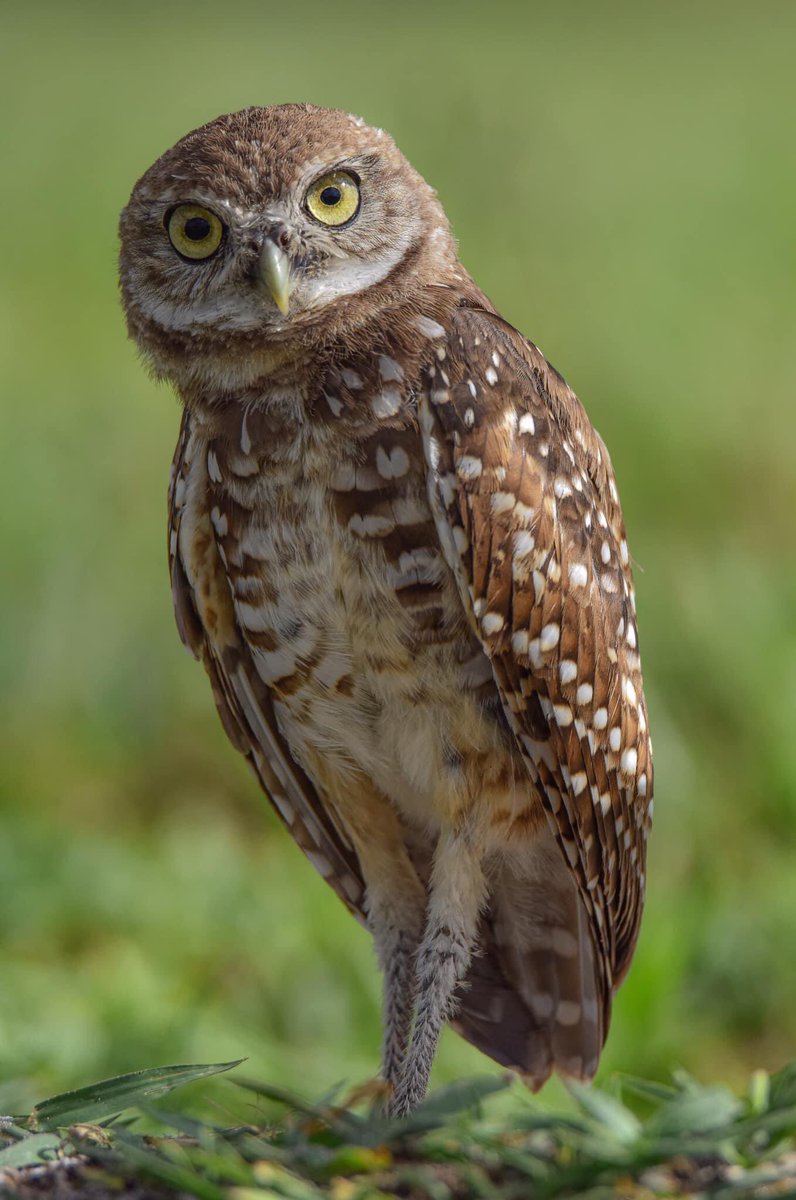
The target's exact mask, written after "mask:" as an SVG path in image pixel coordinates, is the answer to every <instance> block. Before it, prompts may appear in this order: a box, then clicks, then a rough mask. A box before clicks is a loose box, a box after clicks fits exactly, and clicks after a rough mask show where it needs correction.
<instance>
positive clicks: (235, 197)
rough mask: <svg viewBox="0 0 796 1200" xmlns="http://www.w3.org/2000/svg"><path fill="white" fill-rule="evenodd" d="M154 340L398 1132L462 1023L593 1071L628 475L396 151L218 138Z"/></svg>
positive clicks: (621, 713) (623, 952)
mask: <svg viewBox="0 0 796 1200" xmlns="http://www.w3.org/2000/svg"><path fill="white" fill-rule="evenodd" d="M120 236H121V259H120V278H121V292H122V298H123V304H124V309H125V313H126V317H127V323H128V328H129V332H130V335H131V337H132V338H133V339H134V341H135V342H136V343H137V345H138V347H139V349H140V351H141V352H142V354H143V357H144V359H145V360H146V362H147V363H148V364H149V366H150V367H151V369H152V370H153V372H154V374H155V375H156V376H157V377H159V378H163V379H166V380H168V381H170V382H171V384H172V385H173V386H174V388H175V389H176V391H177V394H178V396H179V398H180V401H181V402H182V410H183V415H182V427H181V431H180V436H179V442H178V445H177V451H176V454H175V457H174V464H173V469H172V478H171V486H170V492H169V558H170V567H171V584H172V590H173V597H174V607H175V611H176V619H177V626H178V629H179V632H180V635H181V637H182V640H183V641H184V642H185V644H186V645H187V646H188V647H189V648H190V650H191V651H192V652H193V654H194V655H195V656H196V657H197V658H199V659H201V661H202V662H203V664H204V667H205V669H206V671H207V674H208V675H209V677H210V682H211V685H212V689H213V694H214V697H215V703H216V705H217V708H218V711H219V714H220V716H221V720H222V722H223V724H224V727H225V729H226V731H227V734H228V735H229V738H230V740H231V741H232V743H233V744H234V745H235V746H236V747H237V749H238V750H239V751H240V752H241V753H242V754H243V755H244V756H245V757H246V758H247V759H248V761H249V763H250V764H251V766H252V768H253V770H254V771H255V773H256V775H257V777H258V779H259V781H260V783H261V785H262V787H263V789H264V790H265V792H266V793H267V795H268V796H269V798H270V800H271V801H272V803H273V805H274V806H275V808H276V810H277V812H278V813H279V815H280V816H281V818H282V820H283V822H284V824H285V825H286V826H287V828H288V830H289V831H290V833H291V834H292V836H293V838H294V839H295V840H296V842H297V843H298V844H299V846H300V848H301V849H302V850H303V851H304V853H305V855H306V856H307V858H308V859H309V860H310V862H311V863H313V865H314V866H315V867H316V868H317V869H318V871H319V872H320V873H321V875H322V876H323V878H324V879H325V880H326V881H327V883H329V884H330V885H331V887H332V888H333V889H334V891H335V892H336V893H337V895H338V896H339V898H340V899H341V900H342V901H343V903H344V904H345V905H346V906H347V907H348V908H349V909H350V910H351V911H352V912H353V913H354V915H355V916H357V917H358V918H359V919H360V920H361V921H362V922H363V923H364V924H365V925H366V926H367V928H368V929H369V930H370V931H371V933H372V935H373V939H374V943H375V948H376V952H377V956H378V960H379V963H380V966H381V969H382V972H383V977H384V1014H383V1030H384V1036H383V1048H382V1068H381V1069H382V1074H383V1078H384V1081H385V1088H384V1091H385V1094H386V1095H387V1096H388V1097H389V1100H388V1102H387V1103H388V1106H389V1109H390V1111H391V1112H392V1113H393V1114H395V1115H397V1116H400V1115H403V1114H405V1113H407V1112H408V1111H410V1110H411V1109H412V1108H413V1107H414V1106H415V1105H417V1104H418V1102H419V1101H420V1100H422V1098H423V1097H424V1095H425V1093H426V1089H427V1086H428V1079H429V1072H430V1069H431V1064H432V1060H433V1058H434V1054H435V1050H436V1046H437V1042H438V1038H439V1036H440V1032H441V1030H442V1028H443V1026H444V1024H445V1023H446V1022H450V1023H451V1024H452V1025H453V1026H454V1028H455V1029H457V1030H458V1031H459V1032H460V1033H461V1034H462V1035H463V1036H464V1037H465V1038H467V1039H468V1040H469V1041H470V1042H471V1043H472V1044H473V1045H475V1046H477V1047H478V1048H479V1049H480V1050H482V1051H483V1052H484V1053H486V1054H487V1055H489V1056H491V1057H492V1058H493V1059H495V1060H496V1061H497V1062H499V1063H501V1064H504V1065H505V1066H506V1067H510V1068H513V1069H515V1070H516V1071H518V1072H520V1073H521V1074H522V1075H523V1077H524V1078H525V1079H526V1081H527V1082H528V1084H529V1085H530V1086H532V1087H534V1088H538V1087H540V1086H541V1085H542V1083H543V1082H544V1081H545V1080H546V1079H547V1078H548V1076H549V1075H550V1074H551V1072H553V1071H557V1072H560V1073H563V1074H565V1075H569V1076H574V1077H576V1078H579V1079H589V1078H590V1077H591V1076H592V1075H593V1074H594V1072H595V1070H596V1068H597V1064H598V1060H599V1057H600V1053H601V1049H602V1046H603V1043H604V1040H605V1037H606V1034H607V1031H608V1024H609V1018H610V1013H611V1003H612V998H613V994H614V992H615V990H616V988H617V986H618V985H619V983H620V982H621V980H622V978H623V976H624V975H625V972H626V971H627V968H628V965H629V962H630V959H631V956H632V954H633V949H634V945H635V942H636V938H637V935H638V929H639V921H640V918H641V911H642V904H643V896H644V863H645V846H646V839H647V832H648V828H649V824H650V818H651V813H652V757H651V750H650V740H649V732H648V727H647V710H646V705H645V700H644V695H643V691H642V679H641V667H640V660H639V647H638V634H637V625H636V615H635V601H634V592H633V584H632V577H631V569H630V560H629V555H628V548H627V542H626V539H625V530H624V525H623V518H622V511H621V508H620V505H619V496H618V494H617V489H616V484H615V481H614V476H613V472H612V469H611V462H610V459H609V456H608V451H607V450H606V448H605V445H604V444H603V442H602V441H601V439H600V437H599V436H598V435H597V433H596V432H595V431H594V429H593V428H592V426H591V424H590V422H589V419H588V417H587V416H586V413H585V411H584V409H583V408H582V406H581V404H580V402H579V401H578V399H577V397H576V396H575V394H574V393H573V392H572V391H571V390H570V388H569V387H568V386H567V384H566V383H565V381H564V380H563V378H562V377H561V375H559V374H558V372H557V371H556V370H555V369H554V368H553V367H552V366H551V365H550V364H549V363H548V362H547V361H546V359H545V358H544V356H543V355H542V353H541V352H540V350H539V349H538V348H537V347H536V346H535V345H534V344H533V343H532V342H529V341H528V340H527V339H526V338H525V337H523V336H522V335H521V334H520V333H518V331H517V330H516V329H514V328H513V327H512V326H511V325H510V324H509V323H508V322H507V321H505V320H504V319H503V318H502V317H501V316H500V315H499V313H498V312H497V310H496V309H495V307H494V305H493V304H492V303H491V301H490V300H489V299H487V297H486V296H485V295H484V294H483V293H482V292H481V291H480V289H479V288H478V287H477V285H476V284H475V283H474V282H473V280H472V279H471V278H470V277H469V275H468V274H467V271H466V270H465V268H464V267H463V266H462V264H461V263H460V261H459V258H458V254H457V247H456V243H455V241H454V238H453V235H452V233H451V230H450V227H449V224H448V221H447V219H446V217H445V214H444V212H443V209H442V207H441V205H440V202H439V200H438V199H437V196H436V194H435V192H434V191H433V190H432V189H431V188H430V187H429V185H428V184H427V183H426V182H425V181H424V180H423V179H422V178H421V176H420V175H419V174H418V173H417V172H416V171H415V170H414V169H413V168H412V167H411V166H410V164H409V163H408V162H407V160H406V159H405V158H404V157H403V156H402V154H401V153H400V152H399V151H398V149H397V148H396V146H395V144H394V142H393V141H392V140H391V138H390V137H389V136H388V135H387V134H386V133H384V132H383V131H382V130H380V129H374V128H370V127H368V126H367V125H366V124H365V123H364V122H363V121H362V120H361V119H360V118H358V117H355V116H351V115H349V114H347V113H345V112H341V111H336V110H328V109H323V108H317V107H314V106H311V105H308V104H284V105H278V106H274V107H269V108H247V109H245V110H243V111H242V112H238V113H233V114H231V115H227V116H222V117H219V118H218V119H217V120H215V121H212V122H210V123H209V124H207V125H205V126H203V127H202V128H200V129H197V130H195V131H194V132H192V133H189V134H188V135H187V136H186V137H184V138H183V139H182V140H181V141H179V142H178V143H177V144H176V145H175V146H174V147H172V148H171V149H170V150H168V151H167V152H166V153H165V154H164V155H163V156H162V157H161V158H160V159H158V161H157V162H156V163H155V164H154V165H153V166H152V167H151V168H150V169H149V170H148V171H147V172H146V174H145V175H144V176H143V177H142V178H141V179H140V180H139V181H138V183H137V184H136V185H135V187H134V189H133V192H132V196H131V198H130V201H129V203H128V205H127V207H126V208H125V209H124V212H123V213H122V217H121V225H120Z"/></svg>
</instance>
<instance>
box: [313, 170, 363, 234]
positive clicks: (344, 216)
mask: <svg viewBox="0 0 796 1200" xmlns="http://www.w3.org/2000/svg"><path fill="white" fill-rule="evenodd" d="M359 200H360V196H359V184H358V182H357V180H356V179H355V178H354V176H353V175H349V174H348V172H347V171H330V172H329V174H328V175H322V176H321V178H320V179H316V180H315V183H313V185H312V187H311V188H310V190H309V191H308V192H307V200H306V204H307V209H308V211H309V212H310V213H311V215H312V216H313V217H315V220H316V221H320V222H321V224H322V225H345V224H346V223H347V222H348V221H351V220H353V218H354V217H355V216H356V215H357V213H358V212H359Z"/></svg>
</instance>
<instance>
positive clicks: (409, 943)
mask: <svg viewBox="0 0 796 1200" xmlns="http://www.w3.org/2000/svg"><path fill="white" fill-rule="evenodd" d="M333 803H334V807H335V810H336V812H337V816H338V818H339V820H340V821H341V823H342V824H343V826H344V827H345V829H346V833H347V836H348V837H349V838H350V840H351V842H352V843H353V845H354V847H355V849H356V853H357V858H358V859H359V865H360V869H361V871H362V877H363V879H364V881H365V909H366V915H367V920H368V928H369V929H370V932H371V933H372V935H373V941H374V944H375V948H376V954H377V957H378V960H379V965H380V966H381V969H382V973H383V976H384V1037H383V1045H382V1067H381V1070H382V1077H383V1078H384V1080H385V1082H386V1083H387V1084H388V1085H389V1087H390V1093H391V1094H394V1091H395V1088H396V1087H397V1084H398V1080H399V1078H400V1075H401V1068H402V1066H403V1061H404V1056H405V1054H406V1044H407V1041H408V1040H409V1031H410V1029H411V1025H412V1014H413V1011H414V995H415V972H414V964H415V955H416V953H417V947H418V944H419V942H420V939H421V936H422V933H423V922H424V920H425V914H426V889H425V887H424V886H423V884H422V883H421V882H420V879H419V878H418V875H417V871H416V870H415V868H414V866H413V865H412V861H411V859H410V857H409V853H408V851H407V848H406V840H405V831H404V829H403V827H402V825H401V822H400V820H399V818H398V815H397V813H396V811H395V809H394V808H393V806H392V805H391V804H390V802H389V801H388V800H387V798H386V797H385V796H383V795H382V794H381V793H380V792H378V791H376V790H375V789H374V788H372V787H370V786H366V785H365V783H364V782H363V781H362V779H361V778H357V777H354V778H351V779H349V780H348V787H347V788H346V791H345V792H344V793H336V794H334V796H333Z"/></svg>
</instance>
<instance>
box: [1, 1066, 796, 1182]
mask: <svg viewBox="0 0 796 1200" xmlns="http://www.w3.org/2000/svg"><path fill="white" fill-rule="evenodd" d="M237 1066H239V1064H238V1063H224V1064H220V1065H217V1066H198V1067H187V1066H183V1067H163V1068H158V1069H154V1070H150V1071H144V1072H139V1073H137V1074H135V1075H127V1076H123V1077H120V1078H117V1079H111V1080H106V1081H104V1082H102V1083H98V1084H94V1085H93V1086H91V1087H88V1088H84V1089H81V1090H80V1091H75V1092H70V1093H68V1094H65V1095H60V1096H55V1097H52V1098H51V1099H49V1100H46V1101H43V1102H42V1103H40V1104H38V1105H36V1107H35V1108H34V1109H33V1111H32V1112H31V1113H30V1114H29V1115H28V1116H27V1117H20V1118H17V1119H16V1120H12V1119H11V1118H6V1119H5V1120H4V1121H2V1122H0V1186H2V1185H3V1184H5V1185H6V1188H7V1189H8V1191H7V1194H9V1195H11V1196H14V1195H16V1194H17V1190H16V1189H17V1188H18V1187H19V1186H20V1185H24V1184H25V1183H26V1182H33V1178H34V1177H33V1176H32V1175H30V1174H29V1169H32V1170H33V1171H34V1172H36V1173H37V1184H36V1186H37V1188H38V1191H37V1194H39V1195H40V1194H42V1187H43V1178H42V1175H43V1172H44V1174H45V1176H46V1177H47V1178H49V1180H50V1188H52V1187H53V1185H54V1184H55V1183H56V1181H58V1179H59V1177H60V1178H63V1172H64V1171H66V1172H68V1171H70V1169H71V1170H73V1171H74V1170H75V1166H74V1165H73V1166H72V1167H71V1168H70V1167H69V1166H67V1165H65V1164H63V1160H64V1158H65V1159H66V1160H67V1163H68V1162H69V1160H70V1159H71V1160H72V1163H73V1164H74V1156H75V1155H76V1154H77V1155H81V1156H82V1160H81V1162H80V1165H79V1167H78V1170H79V1172H80V1178H81V1179H82V1180H83V1181H84V1183H85V1184H86V1185H87V1186H93V1188H94V1189H97V1188H100V1189H102V1190H101V1193H100V1194H102V1195H114V1194H116V1193H118V1191H119V1190H120V1188H122V1187H124V1185H125V1181H127V1182H128V1185H129V1182H130V1181H133V1180H135V1181H137V1182H138V1184H139V1185H140V1186H143V1187H153V1186H154V1187H156V1188H158V1189H159V1191H158V1194H164V1195H166V1196H168V1194H169V1193H172V1192H179V1193H181V1194H186V1193H187V1194H188V1195H192V1196H197V1197H199V1198H200V1200H258V1198H260V1197H271V1198H276V1197H280V1196H284V1197H288V1198H289V1200H320V1198H321V1197H324V1196H330V1197H332V1200H378V1198H379V1197H387V1196H402V1197H411V1198H412V1200H447V1198H449V1197H462V1198H464V1197H467V1198H468V1200H470V1198H472V1200H475V1198H477V1197H489V1198H490V1200H526V1198H527V1197H528V1196H529V1195H533V1196H534V1197H538V1198H539V1200H547V1198H550V1200H553V1198H554V1197H566V1196H576V1195H577V1196H589V1197H591V1198H592V1200H597V1198H598V1197H606V1198H608V1197H612V1196H615V1195H617V1193H618V1194H621V1195H623V1196H626V1197H629V1198H631V1200H632V1198H633V1197H635V1196H638V1197H640V1198H644V1200H646V1198H649V1197H654V1196H658V1195H663V1196H667V1195H671V1194H672V1193H675V1192H676V1193H677V1194H681V1193H682V1192H683V1191H687V1192H694V1191H699V1192H700V1193H701V1194H706V1193H707V1194H710V1195H711V1196H716V1197H721V1198H722V1200H731V1198H735V1197H737V1198H740V1197H749V1196H752V1195H755V1194H757V1190H758V1189H759V1188H761V1187H762V1188H765V1187H771V1186H772V1185H774V1186H775V1189H776V1192H775V1194H777V1195H782V1196H794V1195H796V1154H794V1135H796V1064H793V1065H791V1066H790V1067H787V1068H785V1069H783V1070H782V1071H780V1072H778V1073H777V1074H775V1075H773V1076H768V1075H767V1074H766V1073H765V1072H762V1071H758V1072H756V1074H755V1075H754V1077H753V1078H752V1080H751V1081H750V1084H749V1086H748V1088H747V1090H746V1094H745V1095H744V1096H742V1097H739V1096H736V1095H734V1094H733V1093H732V1092H731V1091H729V1090H728V1089H727V1088H725V1087H721V1086H716V1085H710V1086H704V1085H701V1084H699V1083H697V1082H696V1081H695V1080H693V1079H692V1078H691V1077H690V1076H688V1075H686V1074H685V1072H682V1071H681V1072H678V1073H677V1075H676V1076H675V1078H674V1080H673V1082H671V1083H667V1084H660V1083H649V1082H645V1081H643V1080H640V1079H636V1078H627V1079H625V1080H623V1081H621V1082H618V1083H616V1084H615V1085H614V1087H613V1088H612V1089H611V1091H605V1090H602V1091H598V1090H596V1089H589V1088H583V1087H572V1088H571V1089H570V1103H569V1106H568V1109H567V1111H565V1112H549V1111H545V1109H543V1108H542V1107H540V1106H539V1104H538V1103H537V1102H535V1101H531V1100H530V1099H529V1098H528V1097H527V1094H523V1093H522V1092H521V1091H518V1089H517V1087H516V1086H515V1087H514V1088H512V1087H511V1081H510V1079H509V1078H508V1077H503V1078H500V1077H494V1076H493V1077H489V1076H483V1075H482V1076H478V1077H476V1078H473V1079H466V1080H460V1081H459V1082H457V1083H454V1084H451V1085H449V1086H448V1087H447V1088H444V1089H442V1090H440V1091H439V1092H437V1093H436V1094H435V1095H434V1096H432V1097H430V1098H429V1099H427V1100H426V1101H425V1103H424V1104H422V1105H421V1106H420V1107H419V1108H418V1109H416V1110H415V1111H414V1112H413V1113H411V1114H410V1116H408V1117H406V1118H404V1119H402V1120H390V1119H387V1118H385V1117H384V1116H382V1115H381V1114H380V1110H379V1102H378V1100H377V1098H376V1097H375V1096H371V1097H370V1103H369V1111H365V1112H362V1111H361V1110H362V1108H363V1103H364V1102H366V1101H367V1097H365V1096H361V1097H359V1099H358V1101H357V1099H356V1098H354V1097H352V1098H351V1099H350V1100H349V1102H348V1103H346V1100H345V1098H341V1097H340V1096H338V1095H336V1094H328V1093H327V1094H326V1095H325V1096H324V1098H323V1099H322V1100H319V1101H309V1100H307V1099H305V1098H302V1097H300V1096H297V1095H295V1094H291V1093H289V1092H286V1091H284V1090H283V1089H281V1088H275V1087H274V1086H273V1085H270V1084H263V1083H259V1082H256V1081H253V1080H251V1079H246V1078H245V1077H242V1078H240V1079H239V1080H238V1081H237V1082H238V1085H239V1087H240V1088H241V1089H242V1093H239V1094H243V1095H244V1096H246V1098H247V1100H248V1104H249V1107H248V1113H247V1117H248V1119H247V1121H246V1124H244V1125H237V1126H235V1127H230V1126H229V1125H226V1126H225V1125H221V1124H219V1123H218V1117H217V1116H216V1118H215V1119H214V1120H212V1121H211V1120H208V1119H207V1118H202V1117H197V1116H195V1115H192V1114H191V1112H190V1102H189V1106H188V1108H187V1109H186V1108H185V1107H184V1106H183V1108H182V1110H180V1111H177V1112H174V1111H169V1105H170V1104H171V1103H172V1102H171V1101H168V1102H161V1097H163V1096H165V1095H166V1094H167V1093H168V1092H170V1091H172V1090H173V1089H174V1088H177V1087H181V1086H184V1085H185V1084H188V1083H192V1082H196V1081H197V1080H199V1079H202V1078H205V1077H207V1076H208V1075H213V1074H217V1073H219V1072H223V1071H227V1070H229V1069H230V1068H234V1067H237ZM216 1090H218V1089H216ZM227 1090H229V1089H227ZM498 1094H500V1100H501V1101H502V1103H501V1104H500V1105H499V1109H500V1111H499V1114H497V1113H496V1111H495V1108H496V1105H495V1103H494V1100H495V1098H496V1097H497V1095H498ZM194 1102H195V1097H194ZM352 1102H353V1106H352ZM136 1110H138V1111H136ZM119 1117H121V1118H123V1119H122V1120H121V1123H120V1122H119V1121H118V1120H117V1118H119ZM142 1117H143V1119H142ZM264 1121H265V1124H263V1122H264ZM59 1163H61V1164H63V1165H61V1166H60V1167H59ZM4 1172H5V1174H4ZM64 1182H65V1180H64ZM73 1188H74V1177H73V1178H72V1189H73ZM92 1194H93V1195H98V1193H97V1191H93V1192H92ZM147 1194H151V1193H149V1192H147ZM768 1194H771V1192H769V1193H768Z"/></svg>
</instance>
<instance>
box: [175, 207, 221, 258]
mask: <svg viewBox="0 0 796 1200" xmlns="http://www.w3.org/2000/svg"><path fill="white" fill-rule="evenodd" d="M167 228H168V233H169V240H170V241H171V244H172V246H173V247H174V249H175V250H176V251H177V253H178V254H181V255H182V256H183V258H194V259H201V258H209V257H210V255H211V254H215V252H216V250H217V249H218V247H219V246H220V245H221V239H222V237H223V236H224V226H223V225H222V224H221V222H220V221H219V219H218V217H217V216H216V214H215V213H211V212H210V210H209V209H208V208H202V207H201V206H200V205H198V204H180V205H179V207H178V208H175V209H174V212H173V213H172V214H171V216H170V217H169V222H168V226H167Z"/></svg>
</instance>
